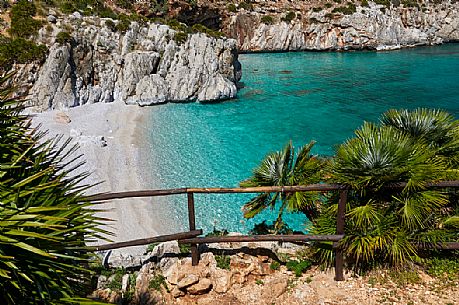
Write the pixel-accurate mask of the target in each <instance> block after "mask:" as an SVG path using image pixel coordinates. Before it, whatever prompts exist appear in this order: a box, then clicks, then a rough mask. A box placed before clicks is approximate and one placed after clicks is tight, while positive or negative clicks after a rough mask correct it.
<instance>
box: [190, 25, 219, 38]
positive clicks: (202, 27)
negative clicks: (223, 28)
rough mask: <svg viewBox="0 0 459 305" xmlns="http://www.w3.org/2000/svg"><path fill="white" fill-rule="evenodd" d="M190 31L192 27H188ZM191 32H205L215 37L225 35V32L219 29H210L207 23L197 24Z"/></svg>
mask: <svg viewBox="0 0 459 305" xmlns="http://www.w3.org/2000/svg"><path fill="white" fill-rule="evenodd" d="M187 31H188V32H190V29H187ZM191 32H193V33H204V34H207V35H209V36H210V37H215V38H221V37H223V33H222V32H219V31H214V30H212V29H209V28H208V27H206V26H205V25H202V24H199V23H197V24H195V25H193V26H192V27H191Z"/></svg>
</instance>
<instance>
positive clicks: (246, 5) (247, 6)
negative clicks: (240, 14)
mask: <svg viewBox="0 0 459 305" xmlns="http://www.w3.org/2000/svg"><path fill="white" fill-rule="evenodd" d="M239 7H240V8H242V9H245V10H246V11H252V10H253V4H252V3H250V2H248V1H243V2H241V3H239Z"/></svg>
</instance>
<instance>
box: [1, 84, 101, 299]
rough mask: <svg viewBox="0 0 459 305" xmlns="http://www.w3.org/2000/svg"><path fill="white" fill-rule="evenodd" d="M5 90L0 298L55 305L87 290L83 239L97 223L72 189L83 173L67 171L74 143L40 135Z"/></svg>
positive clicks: (73, 163)
mask: <svg viewBox="0 0 459 305" xmlns="http://www.w3.org/2000/svg"><path fill="white" fill-rule="evenodd" d="M3 83H4V79H2V80H0V85H1V84H3ZM0 87H1V86H0ZM8 93H9V92H7V91H5V90H3V91H2V92H1V93H0V303H1V304H57V303H59V304H62V303H64V302H66V301H69V300H70V298H74V297H76V296H78V295H81V294H82V293H83V292H84V290H85V288H86V287H87V284H88V281H89V280H90V275H91V273H90V271H88V270H86V269H85V265H86V264H87V263H88V261H89V259H90V258H91V254H90V252H88V251H87V247H86V246H85V243H86V242H88V241H91V240H92V239H94V238H96V237H98V232H99V230H98V229H97V228H96V226H97V225H98V220H97V219H96V218H95V217H94V213H95V210H92V209H90V208H89V207H90V206H89V203H88V202H87V201H85V200H84V197H83V196H82V191H84V190H85V187H84V186H79V185H81V181H82V179H84V178H85V175H84V174H74V170H75V169H76V168H78V167H79V165H81V163H80V162H79V161H78V160H79V158H78V157H72V156H73V152H74V150H75V148H74V147H70V146H69V142H68V141H65V142H63V143H62V144H59V143H58V142H59V141H45V140H43V133H40V132H39V131H37V130H36V129H32V128H31V125H30V121H29V119H28V118H27V117H26V116H23V115H21V111H22V110H23V109H22V106H21V104H20V103H18V102H17V101H15V100H12V99H9V98H8Z"/></svg>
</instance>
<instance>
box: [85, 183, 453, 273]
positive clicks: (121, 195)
mask: <svg viewBox="0 0 459 305" xmlns="http://www.w3.org/2000/svg"><path fill="white" fill-rule="evenodd" d="M405 186H406V183H396V184H392V185H390V186H388V187H390V188H404V187H405ZM426 186H427V187H432V188H458V187H459V181H442V182H438V183H428V184H427V185H426ZM308 191H309V192H311V191H319V192H331V191H338V192H339V193H340V198H339V202H338V213H337V219H336V234H335V235H309V234H306V235H303V234H293V235H240V236H213V237H199V235H202V230H200V229H199V230H197V229H196V216H195V204H194V194H195V193H196V194H229V193H277V192H282V193H294V192H308ZM347 193H348V188H347V187H345V186H343V185H339V184H311V185H300V186H265V187H247V188H176V189H168V190H142V191H128V192H118V193H104V194H96V195H92V196H89V197H87V198H86V199H88V200H90V201H93V202H97V201H105V200H112V199H125V198H134V197H157V196H170V195H178V194H187V200H188V224H189V231H188V232H182V233H176V234H170V235H162V236H156V237H151V238H144V239H136V240H130V241H125V242H116V243H110V244H106V245H100V246H95V247H91V249H92V250H93V251H101V250H110V249H118V248H123V247H132V246H139V245H147V244H150V243H153V242H164V241H171V240H177V241H178V242H179V243H182V244H190V245H191V258H192V265H193V266H196V265H197V264H198V263H199V257H200V253H199V251H198V244H205V243H220V242H256V241H282V242H306V241H332V242H333V248H334V249H335V280H337V281H342V280H344V275H343V265H344V254H343V250H342V249H341V247H339V246H338V242H339V241H340V240H341V239H342V238H343V237H344V227H345V212H346V202H347ZM422 247H424V248H425V247H426V245H422ZM428 247H429V248H442V249H459V242H451V243H443V244H438V245H429V246H428Z"/></svg>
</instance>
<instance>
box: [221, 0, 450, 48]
mask: <svg viewBox="0 0 459 305" xmlns="http://www.w3.org/2000/svg"><path fill="white" fill-rule="evenodd" d="M249 8H250V9H238V10H237V11H236V12H234V13H230V14H229V15H228V17H227V18H226V21H225V23H224V31H225V32H226V33H227V34H228V36H229V37H232V38H235V39H236V40H237V44H238V49H239V50H240V51H245V52H249V51H303V50H314V51H323V50H360V49H370V50H387V49H399V48H403V47H412V46H417V45H434V44H441V43H444V42H450V41H457V40H459V3H458V2H455V1H444V2H438V1H435V2H430V1H418V2H416V1H409V2H408V1H392V2H391V1H380V0H377V1H365V0H364V1H348V2H341V1H340V0H336V1H312V2H304V1H293V2H290V1H261V0H260V1H256V2H255V3H254V4H253V5H252V6H250V7H249Z"/></svg>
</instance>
